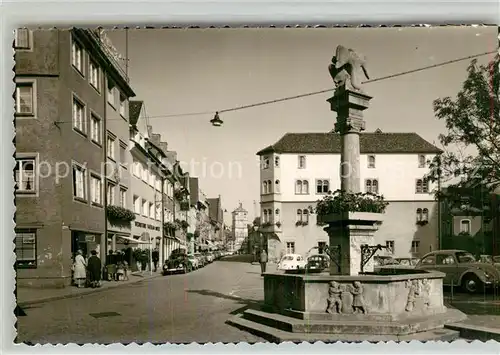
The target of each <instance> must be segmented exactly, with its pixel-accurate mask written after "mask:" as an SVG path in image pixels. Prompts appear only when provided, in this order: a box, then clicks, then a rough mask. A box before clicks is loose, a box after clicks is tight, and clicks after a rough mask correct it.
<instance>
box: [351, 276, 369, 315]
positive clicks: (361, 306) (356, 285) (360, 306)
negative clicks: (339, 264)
mask: <svg viewBox="0 0 500 355" xmlns="http://www.w3.org/2000/svg"><path fill="white" fill-rule="evenodd" d="M351 293H352V296H353V301H352V310H353V313H366V306H365V300H364V298H363V286H362V285H361V282H359V281H354V282H353V285H352V288H351Z"/></svg>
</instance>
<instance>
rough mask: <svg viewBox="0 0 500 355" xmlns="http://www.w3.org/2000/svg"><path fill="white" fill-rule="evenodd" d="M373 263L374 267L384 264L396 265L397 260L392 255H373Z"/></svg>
mask: <svg viewBox="0 0 500 355" xmlns="http://www.w3.org/2000/svg"><path fill="white" fill-rule="evenodd" d="M373 264H374V266H375V267H380V266H385V265H397V262H396V260H394V258H393V257H392V256H387V255H375V256H374V257H373Z"/></svg>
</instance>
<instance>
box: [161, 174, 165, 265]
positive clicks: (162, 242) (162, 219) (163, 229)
mask: <svg viewBox="0 0 500 355" xmlns="http://www.w3.org/2000/svg"><path fill="white" fill-rule="evenodd" d="M160 171H161V188H160V197H161V218H160V219H161V226H160V231H161V233H160V234H161V253H160V255H161V258H160V261H161V262H162V264H163V261H162V260H163V259H165V253H164V250H165V235H164V233H165V228H164V224H165V199H164V198H163V193H164V191H165V189H164V185H165V171H164V170H163V169H161V170H160Z"/></svg>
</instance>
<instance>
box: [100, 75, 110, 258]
mask: <svg viewBox="0 0 500 355" xmlns="http://www.w3.org/2000/svg"><path fill="white" fill-rule="evenodd" d="M105 78H106V80H105V81H104V88H103V90H102V92H103V95H102V97H103V98H104V117H103V120H102V133H101V135H102V140H103V142H102V145H103V148H104V149H103V153H104V160H103V161H104V179H103V181H104V186H103V189H102V190H103V192H104V196H103V199H104V201H103V202H104V258H102V255H101V260H104V265H107V262H108V260H107V258H108V181H107V178H108V164H107V162H108V158H107V157H108V144H107V143H108V142H107V139H108V130H107V126H108V125H107V120H108V114H107V112H108V90H107V86H108V78H107V76H105Z"/></svg>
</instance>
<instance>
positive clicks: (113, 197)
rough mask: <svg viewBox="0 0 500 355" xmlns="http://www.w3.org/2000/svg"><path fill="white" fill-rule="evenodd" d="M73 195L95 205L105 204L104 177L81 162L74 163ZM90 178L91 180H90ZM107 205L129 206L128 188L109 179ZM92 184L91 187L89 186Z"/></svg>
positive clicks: (79, 199)
mask: <svg viewBox="0 0 500 355" xmlns="http://www.w3.org/2000/svg"><path fill="white" fill-rule="evenodd" d="M72 179H73V197H74V198H75V199H76V200H78V201H81V202H88V200H89V199H90V203H91V204H92V205H93V206H99V207H101V206H103V190H102V184H103V178H102V177H101V176H99V174H97V173H94V172H90V173H89V171H88V170H87V169H86V168H85V167H84V166H83V165H81V164H78V163H74V164H73V174H72ZM89 179H90V180H89ZM106 184H107V196H106V203H107V205H116V206H120V207H124V208H126V207H127V188H126V187H125V186H121V185H120V186H117V184H115V183H113V182H111V181H107V182H106ZM89 185H90V188H89Z"/></svg>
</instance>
